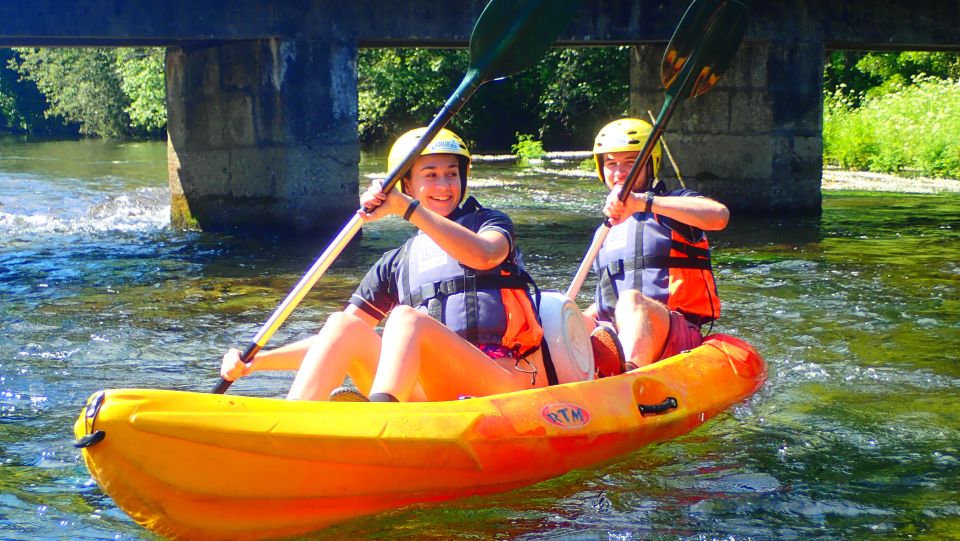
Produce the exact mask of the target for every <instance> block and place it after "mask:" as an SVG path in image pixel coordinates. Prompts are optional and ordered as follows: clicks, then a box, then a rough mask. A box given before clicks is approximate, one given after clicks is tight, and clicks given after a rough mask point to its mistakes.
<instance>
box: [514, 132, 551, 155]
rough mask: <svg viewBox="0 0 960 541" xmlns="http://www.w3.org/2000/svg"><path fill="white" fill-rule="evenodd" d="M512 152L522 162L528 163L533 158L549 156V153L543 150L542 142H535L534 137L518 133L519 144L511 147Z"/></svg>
mask: <svg viewBox="0 0 960 541" xmlns="http://www.w3.org/2000/svg"><path fill="white" fill-rule="evenodd" d="M510 151H511V152H513V153H514V154H515V155H516V156H517V157H519V158H520V160H521V161H527V160H530V159H531V158H537V159H539V158H543V157H544V156H546V155H547V152H546V151H545V150H543V142H542V141H535V140H534V139H533V136H532V135H527V134H524V133H517V142H516V143H514V144H513V145H512V146H511V147H510Z"/></svg>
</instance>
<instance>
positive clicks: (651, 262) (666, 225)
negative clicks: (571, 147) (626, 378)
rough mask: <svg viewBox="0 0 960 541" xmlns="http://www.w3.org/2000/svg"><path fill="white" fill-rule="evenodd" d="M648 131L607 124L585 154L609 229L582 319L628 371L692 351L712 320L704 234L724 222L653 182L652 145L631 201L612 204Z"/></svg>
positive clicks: (705, 206) (656, 165)
mask: <svg viewBox="0 0 960 541" xmlns="http://www.w3.org/2000/svg"><path fill="white" fill-rule="evenodd" d="M652 129H653V127H652V126H651V125H650V124H648V123H647V122H645V121H643V120H640V119H636V118H622V119H619V120H615V121H613V122H611V123H609V124H607V125H606V126H604V127H603V129H601V130H600V132H599V133H598V134H597V137H596V140H595V142H594V149H593V153H594V158H596V164H597V174H598V175H599V176H600V181H601V182H603V183H604V184H606V186H607V188H608V189H609V190H610V193H609V194H608V196H607V200H606V203H605V206H604V209H603V213H604V214H605V215H606V216H607V217H608V218H609V219H610V223H611V224H612V228H611V229H610V232H609V234H608V235H607V237H606V239H605V240H604V242H603V245H602V246H601V248H600V252H599V254H598V256H597V259H596V261H595V262H594V271H596V272H597V276H598V284H597V290H596V295H595V302H594V304H593V305H591V306H590V307H589V308H588V309H587V310H585V311H584V313H585V314H586V315H587V316H588V317H589V318H590V319H591V320H595V321H592V323H593V324H596V322H605V323H608V324H612V325H613V326H615V328H616V330H617V332H618V333H619V338H620V340H621V342H622V345H623V352H624V356H625V357H626V361H627V362H629V363H632V364H633V365H634V366H644V365H647V364H650V363H652V362H654V361H658V360H660V359H665V358H667V357H670V356H673V355H676V354H677V353H680V352H681V351H684V350H688V349H693V348H694V347H696V346H699V345H700V344H701V342H702V341H703V337H702V335H701V331H700V327H701V325H703V324H705V323H708V322H712V321H713V320H715V319H717V318H718V317H719V316H720V298H719V297H718V296H717V289H716V284H715V283H714V278H713V271H712V268H711V264H710V248H709V245H708V244H707V236H706V234H705V233H704V231H717V230H720V229H723V228H724V227H726V225H727V220H728V218H729V215H730V213H729V211H728V210H727V207H726V206H724V205H723V204H722V203H719V202H717V201H714V200H713V199H709V198H707V197H704V196H702V195H701V194H699V193H697V192H695V191H693V190H688V189H686V188H684V189H681V190H673V191H668V190H667V189H666V186H665V185H664V184H663V183H661V182H659V181H655V180H656V178H657V173H658V172H659V169H660V159H661V149H660V143H659V142H657V144H656V146H655V147H654V150H653V152H652V154H651V157H650V160H649V161H648V162H647V164H646V166H645V167H644V168H643V170H641V172H640V177H639V179H638V181H637V183H636V185H635V186H636V187H635V188H634V190H633V193H631V194H630V195H629V197H627V200H626V202H624V203H621V202H620V199H619V194H620V187H621V186H622V185H623V183H624V182H625V181H626V178H627V176H628V173H629V172H630V170H631V168H632V167H633V165H634V162H636V160H637V157H638V155H639V153H640V151H641V150H643V145H644V143H645V142H646V139H647V137H648V135H649V134H650V132H651V130H652ZM597 332H601V333H603V332H607V333H609V332H610V331H609V330H607V329H606V328H605V327H603V326H599V327H597V328H596V329H595V333H597ZM593 338H596V336H594V337H593ZM628 367H629V368H633V367H630V366H629V365H628Z"/></svg>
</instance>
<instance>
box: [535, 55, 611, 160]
mask: <svg viewBox="0 0 960 541" xmlns="http://www.w3.org/2000/svg"><path fill="white" fill-rule="evenodd" d="M540 65H541V66H542V70H541V72H540V74H539V76H540V79H541V80H542V81H543V83H544V88H543V90H542V92H541V99H540V104H539V110H538V113H539V118H540V122H541V127H542V128H541V132H542V133H544V134H546V135H550V134H562V133H567V134H577V135H579V136H580V137H579V138H580V139H583V140H585V141H590V140H591V139H592V138H593V136H594V135H595V134H596V132H597V130H598V129H599V128H600V127H601V126H603V125H604V124H605V123H607V122H609V121H610V119H613V118H617V117H621V116H624V115H626V114H627V113H628V110H629V108H630V48H629V47H596V48H579V49H551V50H550V51H549V52H548V53H547V55H546V58H545V60H544V62H542V63H541V64H540Z"/></svg>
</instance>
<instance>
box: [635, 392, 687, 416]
mask: <svg viewBox="0 0 960 541" xmlns="http://www.w3.org/2000/svg"><path fill="white" fill-rule="evenodd" d="M678 407H680V404H678V403H677V399H676V398H674V397H672V396H668V397H667V398H665V399H664V401H663V402H661V403H659V404H650V405H647V404H637V408H638V409H639V410H640V413H644V414H646V413H663V412H665V411H667V410H672V409H676V408H678Z"/></svg>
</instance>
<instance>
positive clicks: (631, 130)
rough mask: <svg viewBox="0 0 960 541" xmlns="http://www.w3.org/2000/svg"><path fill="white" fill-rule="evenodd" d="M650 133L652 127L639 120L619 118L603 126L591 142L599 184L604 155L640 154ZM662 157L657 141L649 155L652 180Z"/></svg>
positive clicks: (602, 179) (657, 171) (657, 172)
mask: <svg viewBox="0 0 960 541" xmlns="http://www.w3.org/2000/svg"><path fill="white" fill-rule="evenodd" d="M652 131H653V126H651V125H650V123H649V122H646V121H645V120H640V119H639V118H620V119H617V120H614V121H613V122H611V123H609V124H607V125H606V126H604V127H603V129H601V130H600V133H598V134H597V138H596V139H594V141H593V157H594V159H595V160H596V162H597V175H598V176H599V177H600V182H605V181H604V178H603V155H604V154H607V153H610V152H629V151H633V152H640V151H641V150H643V144H644V143H646V142H647V137H649V136H650V132H652ZM662 156H663V150H662V148H661V146H660V141H657V144H656V146H654V147H653V152H652V153H651V154H650V163H651V164H653V177H654V178H656V176H657V175H658V174H659V173H660V160H661V159H662ZM651 180H653V179H651Z"/></svg>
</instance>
